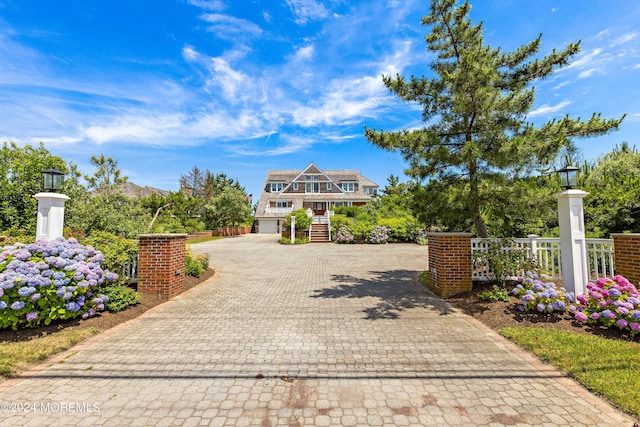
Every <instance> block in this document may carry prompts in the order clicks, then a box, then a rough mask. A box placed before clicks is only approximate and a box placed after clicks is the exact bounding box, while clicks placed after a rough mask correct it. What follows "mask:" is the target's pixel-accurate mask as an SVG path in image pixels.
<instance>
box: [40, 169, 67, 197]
mask: <svg viewBox="0 0 640 427" xmlns="http://www.w3.org/2000/svg"><path fill="white" fill-rule="evenodd" d="M42 178H43V189H44V191H46V192H50V193H55V192H56V191H60V190H62V182H63V181H64V173H62V172H60V171H59V170H57V169H47V170H45V171H42Z"/></svg>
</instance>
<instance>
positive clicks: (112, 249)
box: [82, 231, 138, 284]
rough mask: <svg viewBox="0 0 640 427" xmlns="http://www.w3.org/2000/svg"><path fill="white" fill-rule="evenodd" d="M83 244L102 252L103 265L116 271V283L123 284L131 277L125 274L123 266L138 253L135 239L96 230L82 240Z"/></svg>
mask: <svg viewBox="0 0 640 427" xmlns="http://www.w3.org/2000/svg"><path fill="white" fill-rule="evenodd" d="M82 243H83V244H85V245H90V246H93V248H94V249H96V250H98V251H100V252H102V255H103V256H104V262H103V265H104V267H105V268H106V269H107V270H109V271H112V272H115V273H118V275H119V278H118V283H120V284H125V283H128V282H129V280H130V279H131V278H130V277H128V276H126V274H125V273H126V271H125V266H126V265H127V264H128V263H129V261H130V260H131V259H132V258H133V257H135V256H137V254H138V243H137V242H136V241H135V240H132V239H127V238H125V237H121V236H116V235H115V234H112V233H109V232H107V231H96V232H95V233H93V234H92V235H91V236H89V237H87V238H85V239H84V240H83V241H82Z"/></svg>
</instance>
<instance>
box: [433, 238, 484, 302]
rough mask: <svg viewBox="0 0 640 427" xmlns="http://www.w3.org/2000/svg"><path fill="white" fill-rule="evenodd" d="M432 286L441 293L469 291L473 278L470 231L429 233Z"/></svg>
mask: <svg viewBox="0 0 640 427" xmlns="http://www.w3.org/2000/svg"><path fill="white" fill-rule="evenodd" d="M427 239H428V241H429V289H431V291H433V292H434V293H435V294H437V295H439V296H441V297H448V296H451V295H455V294H459V293H462V292H468V291H470V290H471V288H472V286H473V282H472V281H471V274H472V260H471V233H427Z"/></svg>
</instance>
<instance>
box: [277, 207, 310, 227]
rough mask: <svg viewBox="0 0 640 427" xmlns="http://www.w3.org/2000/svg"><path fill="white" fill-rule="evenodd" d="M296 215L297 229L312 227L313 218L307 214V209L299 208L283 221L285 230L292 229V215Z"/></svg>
mask: <svg viewBox="0 0 640 427" xmlns="http://www.w3.org/2000/svg"><path fill="white" fill-rule="evenodd" d="M292 216H295V217H296V230H307V229H308V228H309V227H311V221H313V218H312V217H310V216H308V215H307V211H306V209H298V210H296V211H293V212H291V213H290V214H288V215H287V217H286V219H285V220H284V222H283V223H282V226H283V227H284V228H285V230H290V229H291V217H292Z"/></svg>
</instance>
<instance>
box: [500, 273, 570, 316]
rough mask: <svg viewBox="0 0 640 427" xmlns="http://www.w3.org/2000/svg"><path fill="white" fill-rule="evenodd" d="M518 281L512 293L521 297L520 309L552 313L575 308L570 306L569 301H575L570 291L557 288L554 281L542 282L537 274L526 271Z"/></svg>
mask: <svg viewBox="0 0 640 427" xmlns="http://www.w3.org/2000/svg"><path fill="white" fill-rule="evenodd" d="M518 281H519V282H520V283H518V285H516V287H515V288H514V289H513V292H512V293H513V295H515V296H516V297H518V298H520V299H521V301H522V303H521V304H520V305H518V308H519V309H520V310H521V311H537V312H539V313H553V312H564V311H566V310H573V309H575V308H573V309H572V308H571V307H572V306H571V303H573V302H574V301H575V296H574V294H573V293H572V292H567V290H566V289H565V288H558V287H557V286H556V284H555V283H552V282H544V281H543V280H541V277H539V276H538V275H537V274H534V273H532V272H530V271H527V272H526V273H525V275H524V277H519V278H518Z"/></svg>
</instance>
